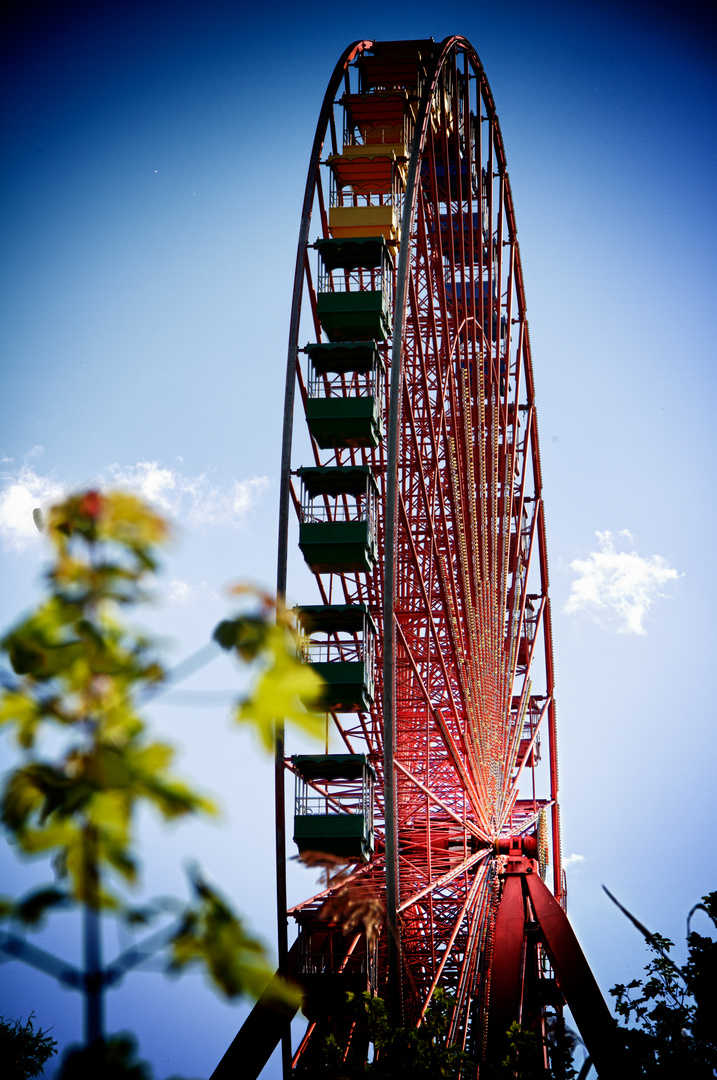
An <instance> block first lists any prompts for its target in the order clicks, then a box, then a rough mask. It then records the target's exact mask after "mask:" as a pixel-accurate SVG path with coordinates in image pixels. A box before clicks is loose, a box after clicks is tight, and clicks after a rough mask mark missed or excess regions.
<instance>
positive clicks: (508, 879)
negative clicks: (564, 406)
mask: <svg viewBox="0 0 717 1080" xmlns="http://www.w3.org/2000/svg"><path fill="white" fill-rule="evenodd" d="M297 391H298V393H297ZM292 519H295V520H294V523H293V524H292ZM297 521H298V528H297V523H296V522H297ZM297 540H298V547H299V549H300V551H301V555H302V556H303V560H304V562H305V564H306V566H307V567H308V568H309V570H310V571H311V572H312V573H313V575H314V578H315V582H316V588H315V590H314V595H313V596H310V597H307V599H306V603H305V604H304V605H303V606H301V607H300V608H298V609H297V619H298V623H299V626H300V629H301V632H302V634H301V640H302V643H303V645H302V647H303V650H304V658H305V660H306V661H307V662H308V663H311V664H313V665H315V666H316V670H317V671H318V672H319V674H320V675H321V676H322V678H323V680H324V697H325V700H324V707H325V709H326V710H327V714H328V716H329V718H330V725H331V729H332V735H331V740H330V745H331V749H332V752H331V753H329V752H327V753H325V754H317V755H307V754H298V755H297V754H295V755H293V756H290V757H285V753H286V749H287V748H286V747H285V745H284V740H283V733H282V732H281V730H280V736H281V737H280V739H279V746H278V753H277V772H276V776H277V789H276V793H277V878H278V886H277V894H278V904H279V955H280V969H281V970H283V971H290V972H292V973H294V974H295V975H296V977H297V978H298V980H299V982H301V983H302V985H303V986H304V990H305V995H306V996H305V1004H304V1012H305V1014H306V1015H307V1017H308V1020H309V1023H308V1027H307V1030H306V1033H305V1035H304V1037H303V1039H302V1040H301V1042H300V1045H299V1046H298V1047H297V1048H295V1049H294V1050H293V1052H292V1051H291V1048H290V1042H289V1036H288V1035H287V1034H286V1031H287V1030H288V1025H286V1026H285V1031H284V1040H283V1045H284V1075H285V1076H287V1075H289V1074H290V1071H291V1074H292V1075H306V1076H311V1075H313V1073H314V1071H315V1069H316V1068H317V1064H316V1063H317V1054H320V1048H321V1046H322V1045H323V1043H324V1041H325V1037H326V1035H327V1034H328V1033H331V1032H334V1033H339V1034H341V1032H342V1024H343V1025H345V1024H346V1023H348V1021H347V1019H346V1015H345V1006H344V1005H343V1002H345V991H346V990H353V991H359V992H360V991H363V990H370V991H372V992H375V993H378V994H380V995H381V996H382V997H384V998H385V999H386V1000H387V1001H388V1003H389V1006H390V1008H391V1010H392V1015H393V1017H394V1019H395V1021H396V1022H397V1023H402V1024H417V1023H420V1021H421V1017H422V1016H423V1014H424V1013H425V1011H426V1009H427V1007H428V1005H429V1003H430V1001H431V998H432V996H433V995H434V993H435V991H436V988H437V987H443V988H445V989H446V990H447V991H448V992H449V993H450V995H451V1001H452V1004H451V1007H450V1026H449V1033H448V1038H449V1040H450V1041H451V1042H452V1043H455V1044H458V1045H461V1046H463V1047H465V1048H466V1049H467V1050H469V1051H470V1053H471V1055H472V1056H473V1058H474V1059H475V1060H476V1062H478V1063H480V1062H481V1061H482V1060H484V1059H485V1055H486V1053H487V1052H489V1051H490V1049H491V1046H493V1047H497V1046H498V1043H499V1039H500V1037H501V1035H502V1034H503V1032H504V1031H505V1030H506V1029H507V1027H509V1026H510V1023H511V1022H512V1021H513V1020H518V1021H520V1022H521V1023H523V1024H525V1025H528V1026H529V1027H531V1028H532V1029H533V1030H535V1031H536V1032H537V1033H538V1034H539V1035H540V1034H542V1033H544V1031H545V1025H546V1022H547V1019H548V1016H549V1014H550V1012H551V1010H552V1011H553V1012H554V1013H555V1014H556V1015H557V1016H560V1015H561V1007H562V1003H563V1000H564V999H565V998H567V999H568V1001H569V1004H570V1006H571V1008H572V1010H573V1014H574V1016H575V1019H576V1022H577V1023H578V1024H579V1026H580V1027H581V1031H582V1034H583V1037H584V1038H585V1041H586V1042H587V1043H588V1045H590V1046H591V1049H592V1050H593V1057H594V1060H595V1061H596V1063H597V1061H598V1059H599V1057H600V1050H599V1048H598V1047H597V1046H596V1045H595V1044H596V1043H597V1042H599V1041H600V1039H599V1036H598V1037H596V1033H598V1032H599V1031H600V1025H601V1024H602V1025H605V1024H606V1023H608V1022H609V1021H608V1014H607V1009H606V1006H605V1005H604V1002H602V999H601V997H600V994H599V991H598V990H597V986H596V985H595V983H594V979H592V976H591V974H590V972H589V969H588V968H587V965H586V963H585V961H584V958H583V957H582V953H581V952H580V950H579V947H578V946H577V942H576V941H575V938H574V935H573V934H572V931H571V930H570V927H569V925H568V923H567V920H566V918H565V914H564V907H565V886H564V877H563V873H562V869H561V855H560V818H559V806H558V764H557V745H556V716H555V700H554V686H553V651H552V636H551V618H550V600H549V596H548V562H547V550H546V539H545V516H544V507H543V499H542V480H541V469H540V453H539V444H538V427H537V417H536V410H535V400H534V384H533V368H532V361H531V352H530V338H529V334H528V322H527V317H526V305H525V295H524V286H523V273H522V268H521V261H520V251H519V248H518V242H517V235H516V223H515V214H514V208H513V199H512V194H511V188H510V183H509V179H508V173H507V168H506V158H505V151H504V147H503V141H502V136H501V131H500V126H499V123H498V117H497V114H496V109H495V105H494V102H493V97H492V94H491V91H490V87H489V85H488V82H487V80H486V77H485V74H484V71H483V67H482V65H481V62H480V60H479V58H478V56H477V54H476V52H475V51H474V49H473V48H472V46H471V45H470V44H469V42H468V41H466V40H465V39H464V38H461V37H451V38H448V39H446V40H445V41H444V42H442V43H440V44H437V43H435V42H433V41H432V40H421V41H398V42H372V41H360V42H357V43H355V44H353V45H352V46H350V47H349V48H348V49H347V50H346V51H345V52H344V54H343V56H342V57H341V59H340V60H339V62H338V64H337V65H336V68H335V70H334V73H333V75H332V77H331V80H330V82H329V85H328V88H327V91H326V95H325V98H324V103H323V107H322V110H321V114H320V117H319V122H318V127H317V131H316V136H315V140H314V145H313V150H312V156H311V162H310V166H309V173H308V179H307V186H306V194H305V199H304V206H303V213H302V221H301V230H300V239H299V247H298V253H297V262H296V277H295V283H294V293H293V304H292V314H291V328H290V340H289V356H288V371H287V388H286V406H285V428H284V442H283V460H282V495H281V513H280V538H279V571H278V591H279V593H280V594H281V595H286V593H287V563H288V558H289V548H290V545H293V544H294V543H295V542H296V541H297ZM302 587H304V586H302ZM290 591H291V593H293V594H294V595H295V594H296V591H297V589H296V586H292V588H291V590H290ZM328 749H329V747H328V745H327V751H328ZM288 773H293V774H294V781H295V790H296V793H295V804H294V815H293V826H294V830H293V839H294V841H295V843H296V845H297V846H298V849H299V852H300V853H303V854H304V855H305V856H306V854H307V853H314V857H315V858H319V859H322V858H323V860H324V861H325V862H328V863H329V864H332V863H333V864H341V865H342V867H343V869H342V871H341V873H340V874H338V875H337V876H336V880H335V881H334V882H333V883H332V881H331V880H329V881H328V884H327V886H326V888H324V889H321V890H320V891H319V892H318V893H317V894H316V895H314V896H312V897H310V898H308V899H306V900H305V901H303V902H301V903H299V904H296V905H293V906H292V907H291V908H290V909H289V910H288V911H287V906H286V885H285V861H286V857H287V848H288V838H287V837H286V836H285V826H284V821H285V809H284V800H285V795H284V791H285V780H286V778H287V776H288ZM290 820H292V819H291V818H290ZM317 853H318V854H317ZM544 882H548V883H549V887H548V886H547V885H546V884H544ZM379 910H380V911H382V912H383V913H384V915H383V918H382V919H381V920H380V921H381V922H382V927H381V929H380V932H376V927H375V926H374V923H375V922H376V912H377V911H379ZM347 912H350V913H352V915H351V917H348V916H347V914H346V913H347ZM342 913H343V914H342ZM366 913H373V914H372V915H371V916H370V917H369V915H367V914H366ZM287 917H289V918H291V919H292V920H293V921H294V922H295V924H296V926H297V928H298V936H297V939H296V942H295V944H294V945H292V947H291V949H289V948H288V932H287ZM372 920H373V921H372ZM253 1016H254V1020H253V1024H254V1026H253V1027H252V1026H251V1024H249V1026H248V1027H247V1029H246V1033H245V1037H244V1041H243V1044H242V1045H243V1046H244V1049H245V1050H246V1047H247V1046H248V1045H249V1042H252V1045H253V1046H255V1047H256V1046H260V1047H266V1048H267V1053H268V1052H269V1049H271V1048H273V1046H274V1045H275V1044H276V1042H277V1039H278V1036H275V1037H273V1041H272V1037H270V1036H268V1035H267V1034H266V1032H267V1031H268V1028H270V1027H271V1023H269V1022H268V1021H267V1019H266V1016H264V1017H263V1019H262V1007H261V1003H260V1005H259V1006H258V1007H257V1009H256V1010H255V1013H254V1014H253ZM261 1032H263V1033H264V1035H262V1037H261V1038H259V1037H258V1033H261ZM344 1034H346V1033H344ZM264 1036H266V1037H264ZM238 1039H239V1042H240V1043H241V1033H240V1036H239V1037H238ZM262 1040H263V1041H262ZM593 1048H594V1049H593ZM237 1049H238V1048H237V1047H235V1052H237ZM263 1053H264V1051H263V1050H259V1051H257V1055H258V1059H261V1061H260V1062H259V1066H257V1069H256V1070H255V1072H253V1073H247V1074H246V1075H258V1068H259V1067H260V1065H261V1064H262V1063H263V1061H265V1060H266V1054H264V1056H263V1058H262V1054H263ZM247 1060H248V1059H246V1058H245V1065H246V1061H247ZM548 1066H549V1061H548V1056H547V1052H546V1056H545V1068H546V1070H547V1068H548ZM220 1075H221V1067H220V1069H219V1070H217V1073H215V1076H220Z"/></svg>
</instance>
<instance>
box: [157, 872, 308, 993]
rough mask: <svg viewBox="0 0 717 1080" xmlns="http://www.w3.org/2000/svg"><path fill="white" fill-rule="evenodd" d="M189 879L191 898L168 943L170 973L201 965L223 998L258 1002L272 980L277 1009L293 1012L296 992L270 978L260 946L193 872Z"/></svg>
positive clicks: (267, 961) (296, 990) (263, 949)
mask: <svg viewBox="0 0 717 1080" xmlns="http://www.w3.org/2000/svg"><path fill="white" fill-rule="evenodd" d="M190 880H191V883H192V886H193V889H194V893H195V896H196V902H195V904H194V905H193V906H191V907H189V908H187V910H186V912H185V914H184V918H183V920H182V925H181V926H180V928H179V930H178V931H177V933H176V934H175V936H174V938H173V939H172V964H171V966H172V969H173V970H175V971H181V970H183V969H184V968H186V967H187V966H189V965H191V964H197V963H199V964H201V965H202V966H203V967H204V968H205V970H206V972H207V974H208V976H209V978H210V979H211V981H212V982H213V984H214V985H215V987H216V988H217V989H219V990H220V992H221V993H222V994H223V995H224V996H225V997H227V998H229V999H232V998H235V997H238V996H239V995H241V994H249V995H250V996H251V997H254V998H258V997H259V995H260V994H262V993H263V991H264V990H265V989H266V987H267V985H268V984H269V982H270V980H271V981H272V997H273V998H274V1000H275V1002H276V1004H277V1006H279V1005H281V1006H282V1007H285V1008H290V1009H293V1010H294V1011H295V1010H296V1009H297V1008H298V1007H299V1005H300V1003H301V995H300V992H299V991H298V989H297V988H295V987H291V986H290V985H289V984H287V983H283V982H281V981H280V980H274V978H273V974H274V973H273V966H272V965H271V964H270V963H269V959H268V956H267V953H266V950H265V948H264V946H263V944H262V943H261V942H260V941H259V940H258V939H257V938H254V937H252V935H251V934H250V933H249V932H248V931H247V930H246V929H245V927H244V925H243V924H242V922H241V920H240V919H239V917H238V916H237V915H236V914H235V912H234V911H233V910H232V908H231V906H230V904H229V903H228V901H226V900H225V899H224V898H223V897H222V896H220V894H219V893H218V892H217V891H216V890H215V889H214V888H212V886H210V885H209V884H208V883H207V882H206V881H205V880H204V879H203V878H202V877H201V875H200V874H199V873H198V871H196V870H194V871H192V872H191V873H190Z"/></svg>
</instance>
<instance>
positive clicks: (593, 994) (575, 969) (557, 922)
mask: <svg viewBox="0 0 717 1080" xmlns="http://www.w3.org/2000/svg"><path fill="white" fill-rule="evenodd" d="M526 884H527V888H528V895H529V896H530V900H531V903H532V905H533V911H534V912H535V918H536V921H537V922H538V924H539V926H540V929H541V931H542V935H543V938H544V939H545V946H546V948H547V950H548V954H549V956H550V961H551V963H552V965H553V970H554V971H555V974H556V977H557V980H558V986H559V987H560V989H561V991H562V993H563V994H564V996H565V1000H566V1001H567V1003H568V1006H569V1008H570V1011H571V1013H572V1014H573V1018H574V1019H575V1023H576V1024H577V1026H578V1030H579V1032H580V1035H581V1037H582V1040H583V1042H584V1043H585V1045H586V1047H587V1049H588V1053H589V1054H590V1057H591V1058H592V1060H593V1063H594V1065H595V1068H596V1069H597V1071H598V1075H599V1076H601V1077H605V1078H608V1077H614V1076H619V1075H621V1074H620V1069H619V1067H618V1066H619V1057H618V1056H619V1047H618V1045H617V1034H616V1031H617V1029H616V1025H615V1021H614V1020H613V1018H612V1016H611V1015H610V1010H609V1009H608V1007H607V1005H606V1004H605V999H604V998H603V996H602V994H601V993H600V988H599V987H598V984H597V982H596V981H595V976H594V975H593V973H592V971H591V970H590V968H589V966H588V962H587V960H586V959H585V955H584V953H583V951H582V949H581V948H580V945H579V944H578V939H577V938H576V937H575V933H574V931H573V928H572V926H571V925H570V923H569V922H568V917H567V915H566V914H565V911H564V910H563V908H562V907H561V906H560V904H559V903H558V901H557V900H556V899H555V897H554V896H553V895H552V893H551V892H550V890H549V889H548V888H547V887H546V886H545V884H544V883H543V882H542V881H541V880H540V878H539V877H538V876H537V875H536V874H532V875H526Z"/></svg>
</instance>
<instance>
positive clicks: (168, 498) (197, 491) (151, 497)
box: [0, 447, 271, 551]
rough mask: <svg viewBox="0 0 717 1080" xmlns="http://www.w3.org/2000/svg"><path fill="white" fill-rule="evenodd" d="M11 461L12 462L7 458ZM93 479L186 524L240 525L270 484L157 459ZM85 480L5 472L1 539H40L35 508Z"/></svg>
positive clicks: (20, 543)
mask: <svg viewBox="0 0 717 1080" xmlns="http://www.w3.org/2000/svg"><path fill="white" fill-rule="evenodd" d="M41 452H42V448H41V447H34V448H33V450H31V451H30V454H29V455H26V457H36V456H37V455H38V454H39V453H41ZM4 464H6V465H11V464H12V462H11V461H6V462H4ZM92 483H94V484H97V485H98V486H100V487H104V488H123V489H125V490H129V491H134V492H136V493H137V494H139V495H141V496H143V498H145V499H147V501H148V502H150V503H152V504H153V505H154V506H156V507H157V509H158V510H160V511H161V512H162V513H164V514H167V515H169V516H170V517H172V518H174V519H175V520H176V521H178V522H179V523H180V524H181V525H185V526H187V525H189V526H199V525H207V524H211V525H239V524H241V522H242V520H243V519H244V518H245V516H246V514H247V513H248V512H249V511H250V510H251V509H252V507H254V506H255V505H256V503H257V502H258V500H259V498H260V496H261V494H262V492H263V491H264V490H265V489H266V488H267V487H268V486H269V485H270V483H271V480H270V479H269V477H268V476H252V477H250V478H248V479H245V480H234V481H232V483H231V484H230V485H228V486H227V487H225V488H221V487H218V486H216V485H215V484H212V483H211V482H210V481H209V480H208V478H207V476H206V475H205V474H202V475H201V476H194V477H192V476H185V475H184V474H183V473H182V472H180V471H179V469H174V468H171V467H166V466H164V465H161V464H159V463H158V462H156V461H139V462H137V464H136V465H129V466H122V465H110V466H109V467H108V468H107V469H105V470H103V471H102V472H101V473H100V474H99V476H97V477H96V478H95V479H94V480H93V481H92ZM81 486H82V485H81V484H79V483H73V482H68V481H64V480H63V481H61V480H58V478H57V477H56V476H54V475H53V474H48V475H42V474H41V473H40V472H38V471H36V470H35V469H34V468H33V467H32V466H30V465H28V464H23V465H22V466H21V467H20V468H19V469H15V470H13V471H10V470H6V471H4V472H2V473H0V541H2V543H3V546H4V547H6V548H12V549H15V550H18V551H21V550H24V549H26V548H28V547H29V546H30V545H32V544H33V543H35V542H37V541H38V540H39V534H38V532H37V529H36V526H35V523H34V521H33V518H32V512H33V510H34V509H35V508H36V507H38V506H39V507H42V508H45V507H47V506H48V505H50V504H51V503H53V502H57V500H58V499H61V498H63V497H64V496H66V495H67V494H69V492H71V491H73V490H77V489H78V488H79V487H81Z"/></svg>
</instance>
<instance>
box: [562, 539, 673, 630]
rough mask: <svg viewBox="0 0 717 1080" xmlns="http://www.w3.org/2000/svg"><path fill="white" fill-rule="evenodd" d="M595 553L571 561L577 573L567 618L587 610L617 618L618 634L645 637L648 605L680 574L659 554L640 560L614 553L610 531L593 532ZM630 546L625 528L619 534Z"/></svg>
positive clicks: (630, 553)
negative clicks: (596, 543)
mask: <svg viewBox="0 0 717 1080" xmlns="http://www.w3.org/2000/svg"><path fill="white" fill-rule="evenodd" d="M595 535H596V536H597V538H598V550H597V551H592V552H590V554H589V555H588V556H587V558H586V559H574V560H573V561H572V562H571V563H570V569H571V570H572V571H574V573H575V574H577V575H578V576H577V579H576V580H575V581H574V582H573V583H572V586H571V588H570V596H569V597H568V602H567V604H566V605H565V609H564V610H565V612H566V614H568V615H575V614H577V613H578V612H580V611H587V612H589V613H590V614H592V615H594V616H595V617H597V618H599V617H600V616H601V615H608V616H612V617H615V618H617V620H618V627H617V629H618V633H620V634H646V633H647V631H646V630H645V626H644V619H645V616H646V615H647V612H648V611H649V609H650V607H651V605H652V603H653V602H654V600H656V599H657V598H658V597H660V596H664V595H665V594H664V593H663V592H661V589H662V588H663V586H664V585H666V584H667V583H668V582H671V581H676V580H677V579H678V578H679V577H680V574H678V573H677V571H676V570H675V569H674V568H673V567H672V566H670V564H669V563H668V562H667V560H666V559H663V558H662V556H661V555H650V556H647V557H644V556H642V555H638V554H637V552H636V551H630V552H628V551H618V550H616V548H615V543H614V541H613V535H612V533H611V532H609V531H608V532H597V533H596V534H595ZM618 536H619V537H622V538H623V539H624V540H625V541H627V542H629V543H633V542H634V541H633V537H632V535H631V534H630V532H629V531H628V530H627V529H623V530H622V531H621V532H620V533H619V534H618Z"/></svg>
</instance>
